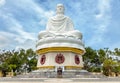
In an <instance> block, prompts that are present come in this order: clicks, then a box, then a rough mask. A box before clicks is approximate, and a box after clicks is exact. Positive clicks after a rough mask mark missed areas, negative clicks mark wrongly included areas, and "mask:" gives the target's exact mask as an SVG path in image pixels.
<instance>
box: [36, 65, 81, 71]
mask: <svg viewBox="0 0 120 83" xmlns="http://www.w3.org/2000/svg"><path fill="white" fill-rule="evenodd" d="M82 67H83V66H65V69H68V70H69V69H81V68H82ZM37 68H40V69H46V68H47V69H54V68H55V66H39V67H37Z"/></svg>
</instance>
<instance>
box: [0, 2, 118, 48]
mask: <svg viewBox="0 0 120 83" xmlns="http://www.w3.org/2000/svg"><path fill="white" fill-rule="evenodd" d="M58 3H62V4H64V6H65V15H66V16H69V17H70V18H71V19H72V21H73V23H74V26H75V29H77V30H79V31H81V32H82V34H83V41H84V43H85V46H86V47H87V46H90V47H92V48H94V49H100V48H106V47H108V48H110V49H114V48H120V0H0V49H17V48H25V49H27V48H34V49H35V44H36V40H37V36H38V33H39V31H41V30H45V28H46V23H47V20H48V18H49V17H51V16H53V15H55V8H56V5H57V4H58Z"/></svg>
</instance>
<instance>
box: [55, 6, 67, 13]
mask: <svg viewBox="0 0 120 83" xmlns="http://www.w3.org/2000/svg"><path fill="white" fill-rule="evenodd" d="M64 10H65V9H64V6H63V4H57V8H56V14H64Z"/></svg>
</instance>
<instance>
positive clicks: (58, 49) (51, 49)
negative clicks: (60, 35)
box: [36, 47, 85, 55]
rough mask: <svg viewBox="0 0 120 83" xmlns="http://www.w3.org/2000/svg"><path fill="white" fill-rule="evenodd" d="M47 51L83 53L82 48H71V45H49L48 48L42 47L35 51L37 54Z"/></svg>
mask: <svg viewBox="0 0 120 83" xmlns="http://www.w3.org/2000/svg"><path fill="white" fill-rule="evenodd" d="M48 52H74V53H77V54H80V55H82V54H84V52H85V51H84V50H82V49H77V48H72V47H50V48H43V49H39V50H37V51H36V53H37V54H44V53H48Z"/></svg>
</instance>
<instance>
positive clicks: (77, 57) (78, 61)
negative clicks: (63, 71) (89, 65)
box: [75, 55, 80, 64]
mask: <svg viewBox="0 0 120 83" xmlns="http://www.w3.org/2000/svg"><path fill="white" fill-rule="evenodd" d="M75 63H76V64H79V63H80V59H79V56H78V55H75Z"/></svg>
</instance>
